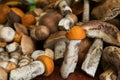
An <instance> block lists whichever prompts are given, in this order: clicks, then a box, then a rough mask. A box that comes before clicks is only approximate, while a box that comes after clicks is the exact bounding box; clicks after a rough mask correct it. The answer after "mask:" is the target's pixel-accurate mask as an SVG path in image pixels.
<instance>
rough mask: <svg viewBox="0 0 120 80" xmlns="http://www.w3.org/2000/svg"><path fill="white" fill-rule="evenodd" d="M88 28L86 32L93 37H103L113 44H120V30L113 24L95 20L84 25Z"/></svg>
mask: <svg viewBox="0 0 120 80" xmlns="http://www.w3.org/2000/svg"><path fill="white" fill-rule="evenodd" d="M82 27H83V28H84V29H85V30H86V34H87V36H88V37H91V38H101V39H102V40H103V41H105V42H107V43H110V44H112V45H117V46H120V37H119V35H120V31H119V30H118V28H117V27H116V26H114V25H112V24H109V23H106V22H103V21H99V20H93V21H89V22H88V23H85V24H83V25H82Z"/></svg>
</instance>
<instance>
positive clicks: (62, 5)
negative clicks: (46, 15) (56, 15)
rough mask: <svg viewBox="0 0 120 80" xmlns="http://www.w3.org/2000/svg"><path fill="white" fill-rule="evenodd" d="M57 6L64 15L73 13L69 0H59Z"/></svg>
mask: <svg viewBox="0 0 120 80" xmlns="http://www.w3.org/2000/svg"><path fill="white" fill-rule="evenodd" d="M55 7H58V8H59V9H60V11H61V13H62V15H64V16H65V15H67V14H69V13H72V9H71V8H70V6H69V1H67V0H58V1H57V2H56V3H55Z"/></svg>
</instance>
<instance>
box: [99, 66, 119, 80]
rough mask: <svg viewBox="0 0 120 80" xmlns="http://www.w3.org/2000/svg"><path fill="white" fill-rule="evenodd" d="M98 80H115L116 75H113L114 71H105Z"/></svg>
mask: <svg viewBox="0 0 120 80" xmlns="http://www.w3.org/2000/svg"><path fill="white" fill-rule="evenodd" d="M99 79H100V80H116V79H117V75H116V74H115V71H113V69H110V68H109V69H107V70H105V71H104V72H103V73H102V74H100V76H99Z"/></svg>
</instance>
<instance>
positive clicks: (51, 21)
mask: <svg viewBox="0 0 120 80" xmlns="http://www.w3.org/2000/svg"><path fill="white" fill-rule="evenodd" d="M61 18H62V15H61V14H60V13H58V12H56V11H51V12H49V13H47V14H45V15H43V16H42V17H41V18H40V20H39V25H45V26H47V27H48V28H49V30H50V33H54V32H57V31H58V27H57V26H58V22H59V20H60V19H61Z"/></svg>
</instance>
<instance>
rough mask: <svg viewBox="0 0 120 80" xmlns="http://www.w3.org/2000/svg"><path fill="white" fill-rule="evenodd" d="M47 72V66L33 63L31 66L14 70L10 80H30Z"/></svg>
mask: <svg viewBox="0 0 120 80" xmlns="http://www.w3.org/2000/svg"><path fill="white" fill-rule="evenodd" d="M44 72H45V66H44V64H43V63H42V62H41V61H33V62H31V63H30V64H28V65H26V66H23V67H20V68H17V69H14V70H12V71H11V72H10V78H9V79H10V80H30V79H33V78H35V77H36V76H38V75H42V74H43V73H44Z"/></svg>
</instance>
